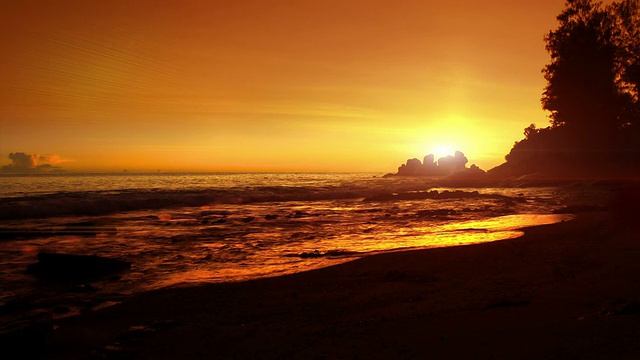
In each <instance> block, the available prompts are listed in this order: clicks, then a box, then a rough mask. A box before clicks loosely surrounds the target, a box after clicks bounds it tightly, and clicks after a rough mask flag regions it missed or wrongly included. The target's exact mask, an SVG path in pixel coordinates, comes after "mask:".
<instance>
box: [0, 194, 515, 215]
mask: <svg viewBox="0 0 640 360" xmlns="http://www.w3.org/2000/svg"><path fill="white" fill-rule="evenodd" d="M478 197H480V198H493V199H496V200H509V199H511V200H513V201H522V200H523V199H518V198H515V197H511V198H510V197H507V196H504V195H498V194H480V193H478V192H477V191H461V190H457V191H441V192H438V191H437V190H430V191H404V192H394V191H389V190H388V189H380V188H370V187H344V188H343V187H328V186H323V187H272V186H270V187H256V188H248V189H247V188H231V189H208V190H122V191H106V192H101V191H93V192H64V193H56V194H46V195H38V196H25V197H16V198H7V199H0V217H1V218H3V219H7V220H10V219H30V218H48V217H64V216H96V215H105V214H111V213H118V212H125V211H134V210H154V209H165V208H178V207H197V206H208V205H215V204H238V205H242V204H253V203H265V202H292V201H299V202H305V201H322V200H343V199H361V200H367V201H384V202H387V201H402V200H422V199H432V200H444V199H452V198H454V199H467V198H478Z"/></svg>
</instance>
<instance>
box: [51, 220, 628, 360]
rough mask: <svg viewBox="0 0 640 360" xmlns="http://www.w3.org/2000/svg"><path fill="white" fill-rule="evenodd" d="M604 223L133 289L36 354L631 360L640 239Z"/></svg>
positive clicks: (68, 324) (73, 322)
mask: <svg viewBox="0 0 640 360" xmlns="http://www.w3.org/2000/svg"><path fill="white" fill-rule="evenodd" d="M612 221H613V220H612V217H611V213H584V214H580V215H579V216H578V218H577V219H575V220H572V221H568V222H564V223H558V224H552V225H542V226H536V227H529V228H525V229H524V231H525V235H523V236H522V237H520V238H517V239H512V240H509V241H496V242H490V243H484V244H477V245H467V246H459V247H453V248H436V249H423V250H409V251H402V252H392V253H384V254H376V255H372V256H367V257H363V258H360V259H356V260H354V261H350V262H347V263H343V264H339V265H335V266H330V267H327V268H322V269H318V270H311V271H308V272H303V273H296V274H291V275H285V276H281V277H275V278H266V279H258V280H252V281H247V282H240V283H225V284H208V285H199V286H195V287H185V288H172V289H162V290H156V291H151V292H146V293H141V294H138V295H133V296H131V297H129V298H127V299H125V300H124V301H123V303H121V304H118V305H115V306H111V307H108V308H105V309H102V310H100V311H95V312H91V313H88V314H82V315H80V316H77V317H71V318H67V319H61V320H60V321H56V322H55V323H56V326H57V329H56V330H55V331H54V332H53V334H51V336H50V337H49V338H48V340H47V346H46V349H45V353H44V357H46V358H52V359H55V358H72V359H73V358H86V357H87V356H89V355H91V354H93V355H92V356H96V357H105V358H113V357H122V356H128V357H131V358H141V359H145V358H149V359H151V358H176V357H182V358H211V357H219V358H256V357H259V358H353V357H362V358H398V357H399V358H421V357H430V358H492V359H496V358H504V359H509V358H531V359H535V358H552V359H566V358H594V359H595V358H618V357H634V356H639V355H640V344H638V343H637V341H636V340H637V338H638V336H640V321H638V320H640V310H639V311H636V307H638V308H640V306H636V302H637V301H638V300H640V286H638V285H640V280H638V279H636V274H637V273H638V271H640V264H637V261H636V259H637V256H636V255H637V254H640V244H637V242H636V241H635V238H634V232H633V231H632V230H633V229H631V230H626V231H624V230H621V229H619V228H617V226H618V225H616V224H615V223H614V222H612ZM620 226H621V225H620Z"/></svg>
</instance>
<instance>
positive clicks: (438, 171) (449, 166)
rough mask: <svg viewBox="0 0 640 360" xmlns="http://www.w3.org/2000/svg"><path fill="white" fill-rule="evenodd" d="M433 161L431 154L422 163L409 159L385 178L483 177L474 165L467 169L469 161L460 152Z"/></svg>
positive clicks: (481, 172) (482, 171)
mask: <svg viewBox="0 0 640 360" xmlns="http://www.w3.org/2000/svg"><path fill="white" fill-rule="evenodd" d="M434 160H435V156H434V155H433V154H429V155H427V156H425V157H424V160H423V161H422V162H420V160H419V159H417V158H413V159H409V160H407V162H406V163H405V164H402V165H400V167H399V168H398V172H397V173H395V174H387V175H385V176H387V177H389V176H441V177H445V176H454V177H456V178H471V177H483V176H484V175H485V172H484V170H482V169H480V168H479V167H478V166H476V165H475V164H473V165H471V167H469V168H467V167H466V165H467V163H468V162H469V160H468V159H467V157H466V156H464V154H463V153H462V152H460V151H456V152H455V154H454V155H453V156H451V155H448V156H443V157H441V158H439V159H438V161H437V162H436V161H434Z"/></svg>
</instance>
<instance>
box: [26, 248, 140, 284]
mask: <svg viewBox="0 0 640 360" xmlns="http://www.w3.org/2000/svg"><path fill="white" fill-rule="evenodd" d="M130 268H131V263H130V262H127V261H122V260H118V259H111V258H106V257H101V256H97V255H72V254H57V253H47V252H41V253H39V254H38V262H37V263H35V264H31V265H29V266H28V268H27V272H28V273H30V274H33V275H36V276H40V277H43V278H50V279H57V280H70V281H87V280H90V279H94V278H100V277H104V276H107V275H113V274H116V273H119V272H122V271H125V270H129V269H130Z"/></svg>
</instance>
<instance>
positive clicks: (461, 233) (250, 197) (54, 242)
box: [0, 173, 593, 307]
mask: <svg viewBox="0 0 640 360" xmlns="http://www.w3.org/2000/svg"><path fill="white" fill-rule="evenodd" d="M381 175H382V174H376V173H198V174H191V173H175V174H164V173H148V174H143V173H141V174H137V173H136V174H134V173H120V174H46V175H45V174H42V175H40V174H38V175H2V176H0V182H1V184H2V186H1V187H0V273H1V274H2V278H3V281H2V283H1V284H0V304H1V303H4V304H10V303H12V302H15V301H23V300H24V299H27V300H24V301H28V302H29V303H35V304H39V305H35V306H40V307H42V306H46V305H43V304H47V299H49V300H51V299H54V298H55V299H58V300H59V299H60V297H61V296H72V295H69V294H78V293H80V292H81V291H80V290H78V289H80V288H78V286H79V285H78V284H56V283H52V282H50V281H43V280H42V279H39V278H37V277H34V276H32V275H30V274H28V273H27V272H26V269H27V266H28V265H29V264H32V263H35V262H36V261H37V258H36V256H37V254H38V253H39V252H56V253H65V254H78V255H90V254H91V255H92V254H95V255H99V256H105V257H111V258H117V259H122V260H126V261H129V262H131V263H132V268H131V271H128V272H125V273H122V274H121V275H119V276H118V277H117V278H109V279H103V280H97V281H95V282H91V284H90V289H91V293H92V294H93V295H91V296H89V295H86V296H87V297H88V298H96V296H97V297H99V298H100V299H101V300H105V299H116V298H118V296H120V295H127V294H131V293H135V292H140V291H146V290H152V289H158V288H163V287H169V286H179V285H185V284H186V285H189V284H196V283H205V282H207V283H208V282H233V281H243V280H248V279H255V278H260V277H268V276H277V275H283V274H289V273H295V272H300V271H305V270H310V269H315V268H319V267H325V266H329V265H333V264H338V263H340V262H344V261H349V260H352V259H354V258H358V257H361V256H367V255H370V254H374V253H379V252H386V251H398V250H404V249H414V248H429V247H443V246H460V245H467V244H476V243H482V242H488V241H496V240H505V239H512V238H515V237H518V236H519V235H521V234H522V233H521V230H520V229H521V228H522V227H526V226H531V225H540V224H549V223H555V222H559V221H564V220H569V219H571V218H572V215H570V214H558V213H557V212H558V211H557V210H559V209H562V208H563V207H564V206H565V204H567V203H576V202H579V200H580V199H581V198H584V197H585V194H586V192H593V189H587V188H584V187H580V186H564V187H527V188H514V187H492V188H478V189H476V188H457V189H449V188H443V187H440V186H438V184H437V180H436V179H432V178H399V177H393V178H384V177H382V176H381ZM590 196H591V194H590ZM74 229H80V230H78V231H74ZM87 229H89V230H87ZM82 285H83V286H85V285H87V284H82ZM86 288H87V287H86V286H85V287H84V289H86ZM96 294H97V295H96ZM73 296H79V295H73ZM83 296H85V295H83ZM16 299H18V300H16ZM85 300H86V299H85ZM85 300H83V301H85ZM86 301H89V300H86ZM95 304H96V303H95V302H94V305H95Z"/></svg>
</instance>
